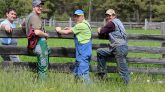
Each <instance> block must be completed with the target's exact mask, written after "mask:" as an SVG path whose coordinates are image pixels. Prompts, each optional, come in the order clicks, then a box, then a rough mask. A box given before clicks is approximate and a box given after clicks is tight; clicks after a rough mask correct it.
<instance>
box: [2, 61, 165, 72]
mask: <svg viewBox="0 0 165 92" xmlns="http://www.w3.org/2000/svg"><path fill="white" fill-rule="evenodd" d="M36 65H37V63H35V62H7V61H5V62H0V66H2V68H10V67H13V66H14V67H15V68H19V67H23V68H31V69H36V67H37V66H36ZM20 69H22V68H20ZM49 69H50V70H54V71H56V72H65V73H69V72H73V69H74V63H50V64H49ZM107 71H108V72H109V73H116V72H118V71H117V68H116V67H115V66H111V67H110V66H108V67H107ZM129 71H130V72H133V73H144V74H165V68H132V67H130V68H129ZM90 72H95V73H97V66H93V65H92V66H90Z"/></svg>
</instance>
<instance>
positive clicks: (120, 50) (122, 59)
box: [97, 45, 130, 84]
mask: <svg viewBox="0 0 165 92" xmlns="http://www.w3.org/2000/svg"><path fill="white" fill-rule="evenodd" d="M127 54H128V46H125V45H122V46H117V47H115V48H99V49H97V61H98V66H97V69H98V73H103V74H104V73H105V74H106V73H107V67H106V61H107V60H106V59H107V58H108V57H111V56H114V57H115V59H116V61H117V68H118V71H119V74H120V75H121V77H122V79H123V80H124V83H126V84H128V82H129V80H130V78H129V71H128V65H127V61H126V56H127Z"/></svg>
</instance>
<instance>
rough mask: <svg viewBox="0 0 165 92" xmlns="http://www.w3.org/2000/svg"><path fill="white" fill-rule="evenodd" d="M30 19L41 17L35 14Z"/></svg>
mask: <svg viewBox="0 0 165 92" xmlns="http://www.w3.org/2000/svg"><path fill="white" fill-rule="evenodd" d="M30 19H31V20H40V17H39V16H38V15H36V14H34V15H32V16H31V18H30Z"/></svg>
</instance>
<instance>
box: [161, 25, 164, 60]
mask: <svg viewBox="0 0 165 92" xmlns="http://www.w3.org/2000/svg"><path fill="white" fill-rule="evenodd" d="M160 30H161V33H162V35H165V22H161V27H160ZM162 47H165V41H163V42H162ZM162 58H165V54H163V55H162Z"/></svg>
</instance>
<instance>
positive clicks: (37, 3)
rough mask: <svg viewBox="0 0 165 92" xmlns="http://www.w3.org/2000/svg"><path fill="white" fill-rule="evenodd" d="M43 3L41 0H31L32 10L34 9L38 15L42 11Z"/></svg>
mask: <svg viewBox="0 0 165 92" xmlns="http://www.w3.org/2000/svg"><path fill="white" fill-rule="evenodd" d="M43 4H44V3H43V2H42V1H41V0H33V1H32V6H33V11H34V12H35V13H36V14H38V15H40V14H41V12H42V5H43Z"/></svg>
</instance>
